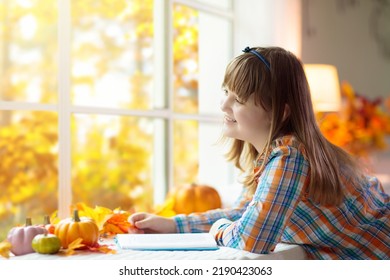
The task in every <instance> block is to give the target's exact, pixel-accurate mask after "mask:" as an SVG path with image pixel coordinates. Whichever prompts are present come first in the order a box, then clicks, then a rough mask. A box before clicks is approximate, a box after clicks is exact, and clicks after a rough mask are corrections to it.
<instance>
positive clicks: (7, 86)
mask: <svg viewBox="0 0 390 280" xmlns="http://www.w3.org/2000/svg"><path fill="white" fill-rule="evenodd" d="M232 10H233V9H232V4H231V0H214V1H194V0H191V1H189V0H188V1H185V0H180V1H179V0H177V1H175V0H173V1H168V0H154V1H153V0H118V1H101V0H77V1H76V0H74V1H71V0H58V1H57V0H0V38H1V39H0V240H2V239H4V238H5V235H6V232H7V231H8V230H9V228H10V227H11V226H14V225H16V224H21V223H23V221H24V219H25V217H32V219H33V222H34V223H41V222H42V221H43V216H44V215H45V214H51V213H53V212H54V211H55V210H57V209H58V210H59V215H60V216H62V217H64V216H67V215H69V213H68V212H69V207H70V205H72V204H75V203H78V202H84V203H86V204H88V205H90V206H92V207H93V206H95V205H101V206H105V207H110V208H116V207H120V208H122V209H125V210H128V209H136V210H144V211H150V210H153V205H154V204H155V203H160V202H162V201H163V200H164V198H165V194H166V192H167V190H168V189H169V188H170V187H173V186H175V185H180V184H184V183H190V182H199V183H206V184H210V185H213V186H215V187H216V188H217V189H222V188H223V187H224V186H226V185H227V184H229V183H231V180H232V179H231V175H229V174H231V167H230V166H229V165H227V164H226V163H224V160H223V153H222V150H221V149H220V148H218V147H217V146H214V144H215V142H216V141H217V139H218V137H219V132H220V122H221V118H220V113H219V98H220V96H221V91H220V84H221V81H222V75H223V72H224V68H225V66H226V63H227V61H228V60H229V58H230V57H231V56H232V28H233V11H232Z"/></svg>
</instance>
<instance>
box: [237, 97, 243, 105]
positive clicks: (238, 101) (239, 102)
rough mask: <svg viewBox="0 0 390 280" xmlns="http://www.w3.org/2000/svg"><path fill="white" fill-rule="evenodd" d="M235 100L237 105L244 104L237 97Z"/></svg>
mask: <svg viewBox="0 0 390 280" xmlns="http://www.w3.org/2000/svg"><path fill="white" fill-rule="evenodd" d="M235 100H236V102H237V103H238V104H244V102H242V101H240V100H239V99H238V98H237V97H236V98H235Z"/></svg>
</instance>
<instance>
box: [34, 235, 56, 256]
mask: <svg viewBox="0 0 390 280" xmlns="http://www.w3.org/2000/svg"><path fill="white" fill-rule="evenodd" d="M31 246H32V248H33V250H34V251H35V252H37V253H40V254H55V253H57V252H58V251H59V250H60V248H61V240H60V239H59V238H58V236H57V235H55V234H51V233H44V234H38V235H36V236H35V237H34V238H33V240H32V242H31Z"/></svg>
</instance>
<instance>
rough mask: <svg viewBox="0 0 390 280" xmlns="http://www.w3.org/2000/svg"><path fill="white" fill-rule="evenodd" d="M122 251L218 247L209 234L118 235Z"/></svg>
mask: <svg viewBox="0 0 390 280" xmlns="http://www.w3.org/2000/svg"><path fill="white" fill-rule="evenodd" d="M115 240H116V243H117V245H118V247H119V248H121V249H132V250H216V249H218V246H217V244H216V242H215V240H214V237H213V236H212V235H211V234H209V233H172V234H117V235H116V237H115Z"/></svg>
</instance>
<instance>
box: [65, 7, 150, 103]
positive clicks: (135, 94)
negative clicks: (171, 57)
mask: <svg viewBox="0 0 390 280" xmlns="http://www.w3.org/2000/svg"><path fill="white" fill-rule="evenodd" d="M72 24H73V26H72V32H73V33H72V74H71V79H72V89H71V91H72V102H73V103H74V104H76V105H88V106H103V107H112V108H130V109H150V108H152V107H153V102H152V101H153V99H152V94H153V91H152V86H153V85H152V82H153V79H152V78H153V1H152V0H129V1H111V2H108V1H100V0H77V1H76V0H74V1H72Z"/></svg>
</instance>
